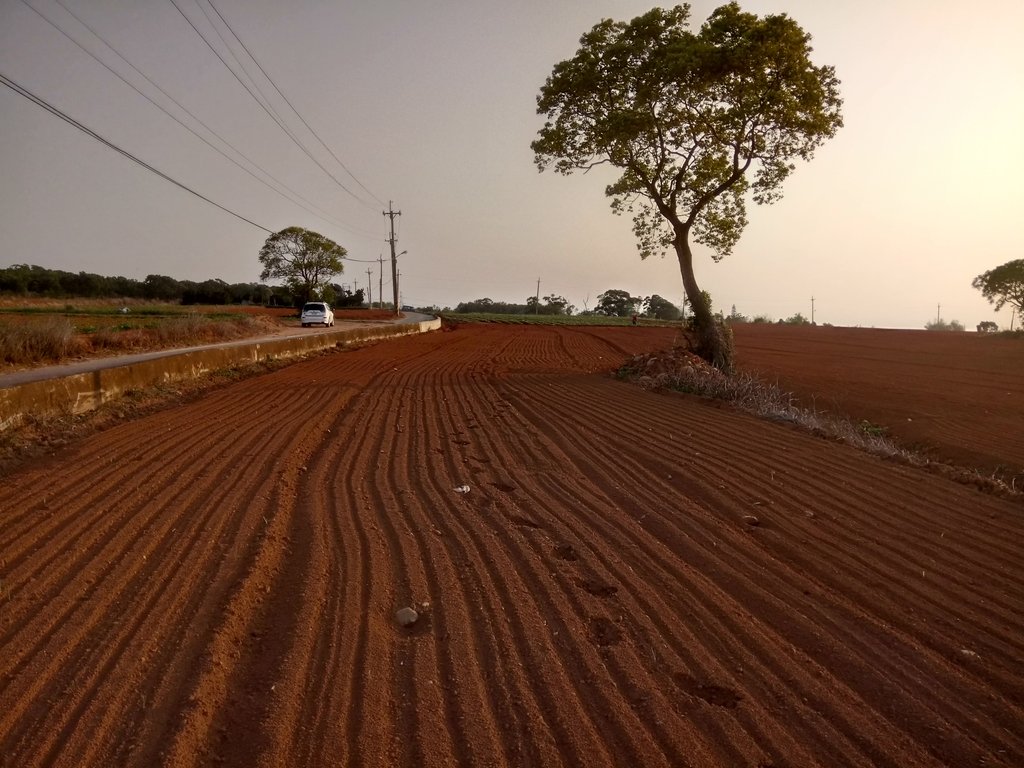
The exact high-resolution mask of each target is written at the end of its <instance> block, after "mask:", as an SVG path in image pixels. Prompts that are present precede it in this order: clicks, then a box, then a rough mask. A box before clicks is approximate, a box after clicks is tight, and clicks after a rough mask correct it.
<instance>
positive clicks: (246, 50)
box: [200, 0, 384, 205]
mask: <svg viewBox="0 0 1024 768" xmlns="http://www.w3.org/2000/svg"><path fill="white" fill-rule="evenodd" d="M206 2H207V3H209V4H210V7H211V8H213V11H214V13H216V14H217V16H218V17H220V20H221V21H222V22H224V26H225V27H227V28H228V31H229V32H230V33H231V34H232V35H233V36H234V38H235V40H237V41H238V44H239V45H241V46H242V50H244V51H245V52H246V54H247V55H248V56H249V58H250V59H252V60H253V63H254V64H255V65H256V66H257V67H259V70H260V72H262V73H263V76H264V77H265V78H267V82H269V83H270V84H271V85H272V86H274V90H275V91H277V93H278V95H279V96H280V97H281V98H282V99H284V102H285V104H287V105H288V106H289V107H290V108H291V110H292V112H294V113H295V115H296V116H297V117H298V118H299V120H301V121H302V124H303V125H304V126H306V128H308V129H309V132H310V133H311V134H313V136H314V137H315V138H316V140H317V141H319V142H320V146H321V147H323V148H324V149H326V150H327V151H328V152H329V153H330V155H331V157H333V158H334V159H335V160H336V161H337V163H338V165H340V166H341V167H342V168H343V169H344V171H345V173H347V174H348V175H349V176H350V177H352V180H353V181H355V183H356V184H358V185H359V186H360V187H362V189H363V191H364V192H366V194H368V195H369V196H370V197H372V198H373V199H374V200H376V201H377V202H378V203H380V204H381V205H384V201H383V200H381V199H380V198H379V197H377V196H376V195H375V194H373V192H371V191H370V190H369V189H367V187H366V185H365V184H363V182H361V181H360V180H359V179H357V178H356V176H355V174H354V173H352V171H350V170H349V169H348V166H346V165H345V164H344V163H343V162H342V161H341V158H339V157H338V156H337V155H336V154H334V152H333V150H331V148H330V147H329V146H327V144H326V143H324V140H323V139H321V138H320V136H319V135H318V134H317V132H316V131H314V130H313V126H311V125H310V124H309V123H308V122H306V118H304V117H303V116H302V114H301V113H300V112H299V110H297V109H296V108H295V105H294V104H292V103H291V101H290V100H289V99H288V97H287V96H285V95H284V93H283V92H282V91H281V89H280V88H278V87H277V83H275V82H274V79H273V78H272V77H271V76H270V75H269V74H268V73H267V70H265V69H264V68H263V65H262V64H260V62H259V60H257V58H256V57H255V56H253V54H252V51H250V50H249V48H248V46H246V44H245V43H244V42H242V38H240V37H239V36H238V34H237V33H236V32H235V30H234V29H232V28H231V25H230V24H228V20H227V19H225V18H224V14H222V13H221V12H220V11H219V10H217V6H216V5H214V4H213V0H206ZM200 7H201V6H200ZM226 44H227V43H226V41H225V45H226ZM236 60H237V59H236ZM239 64H241V62H239Z"/></svg>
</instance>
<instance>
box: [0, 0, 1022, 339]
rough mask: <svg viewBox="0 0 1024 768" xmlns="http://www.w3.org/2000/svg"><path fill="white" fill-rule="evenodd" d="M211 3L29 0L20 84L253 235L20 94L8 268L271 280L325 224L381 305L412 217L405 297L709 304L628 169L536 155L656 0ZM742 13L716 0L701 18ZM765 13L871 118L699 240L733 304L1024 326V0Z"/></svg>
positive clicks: (1, 105) (830, 315) (807, 5)
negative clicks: (555, 164) (1006, 302)
mask: <svg viewBox="0 0 1024 768" xmlns="http://www.w3.org/2000/svg"><path fill="white" fill-rule="evenodd" d="M212 2H213V5H211V4H210V1H209V0H173V2H172V0H28V2H25V0H0V73H2V74H3V75H4V76H5V77H7V78H9V79H10V80H12V81H14V82H16V83H17V84H18V85H20V86H22V87H23V88H26V89H28V90H29V91H31V92H32V93H34V94H35V95H36V96H38V97H40V98H41V99H43V100H44V101H46V102H48V103H49V104H51V105H53V106H54V107H57V108H58V109H59V110H61V111H62V112H64V113H66V114H67V115H69V116H71V117H72V118H74V119H75V120H77V121H79V122H80V123H82V124H84V125H85V126H87V127H88V128H90V129H91V130H92V131H94V132H95V133H97V134H99V135H100V136H102V137H103V138H104V139H106V140H107V141H109V142H111V143H113V144H115V145H117V146H118V147H120V148H122V149H124V150H125V151H127V152H129V153H131V154H132V155H135V156H136V157H138V158H139V159H141V160H143V161H145V162H146V163H147V164H149V165H151V166H153V167H154V168H156V169H158V170H160V171H161V172H162V173H164V174H166V175H167V176H169V177H171V178H173V179H175V180H176V181H178V182H179V183H181V184H182V185H184V186H186V187H188V188H190V189H191V190H194V191H195V192H197V193H199V194H201V195H203V196H204V197H206V198H208V200H209V201H212V202H213V203H216V204H218V205H220V206H223V207H224V208H227V209H229V211H231V212H233V214H237V216H239V217H243V218H244V219H248V220H249V221H250V222H251V223H248V222H246V221H243V220H241V219H240V218H238V217H236V216H235V215H232V213H228V212H225V211H224V210H222V209H220V208H218V207H215V206H214V205H213V204H211V202H207V201H204V200H202V199H200V198H198V197H196V196H195V195H193V194H191V193H190V192H188V191H185V190H183V189H182V188H181V187H178V186H175V185H174V184H172V183H170V182H169V181H167V180H165V179H163V178H161V177H159V176H157V175H155V174H153V173H151V172H150V171H148V170H145V169H144V168H142V167H140V166H139V165H137V164H136V163H134V162H132V161H131V160H129V159H127V158H126V157H124V156H123V155H121V154H118V153H117V152H115V151H114V150H112V149H110V148H109V147H108V146H105V145H103V144H101V143H100V142H98V141H97V140H96V139H94V138H92V137H90V136H88V135H86V134H84V133H82V132H80V131H79V130H77V129H76V128H74V127H72V126H71V125H69V124H67V123H66V122H64V121H63V120H61V119H59V118H57V117H55V116H54V115H53V114H51V113H49V112H47V111H44V110H43V109H42V108H41V107H39V106H37V105H36V104H34V103H32V102H30V101H29V100H27V99H26V98H24V97H23V96H21V95H19V94H18V93H16V92H14V91H12V90H11V89H10V88H8V87H2V86H0V126H2V131H0V234H2V237H0V249H2V251H0V266H9V265H11V264H38V265H40V266H43V267H48V268H52V269H64V270H70V271H74V272H78V271H85V272H93V273H98V274H104V275H123V276H125V277H130V278H135V279H138V280H142V279H144V278H145V277H146V276H147V275H149V274H162V275H169V276H171V277H174V278H176V279H178V280H206V279H209V278H219V279H223V280H225V281H227V282H229V283H236V282H255V281H258V279H259V274H260V264H259V261H258V254H259V250H260V247H261V246H262V245H263V242H264V241H265V239H266V238H267V236H268V232H267V230H269V231H278V230H281V229H284V228H285V227H289V226H301V227H306V228H308V229H313V230H316V231H318V232H321V233H322V234H324V235H326V236H327V237H329V238H331V239H332V240H334V241H336V242H337V243H339V244H341V245H342V246H344V247H345V248H346V249H347V250H348V256H349V259H350V261H348V262H347V264H346V270H345V274H344V275H343V276H342V277H341V278H339V282H342V283H345V284H353V283H355V284H357V285H358V287H362V288H365V287H366V284H367V279H368V276H367V273H366V270H367V269H370V270H371V275H370V279H372V282H373V290H374V293H376V292H377V284H378V277H377V272H378V263H377V261H376V260H377V259H378V257H379V256H381V255H384V256H385V257H387V256H388V255H389V245H388V243H387V242H386V241H387V239H388V236H389V235H388V221H389V219H388V217H386V216H384V215H383V211H384V210H385V209H386V208H388V206H389V204H391V203H392V202H393V206H394V210H396V211H401V216H399V217H396V218H395V222H396V234H397V250H398V251H399V252H401V251H406V253H405V254H404V255H402V256H401V257H400V258H399V268H400V269H401V282H400V284H401V291H402V302H403V303H404V304H413V305H416V306H426V305H437V306H442V307H443V306H454V305H455V304H457V303H458V302H460V301H465V300H472V299H477V298H482V297H489V298H491V299H493V300H495V301H511V302H517V303H521V302H525V300H526V297H528V296H532V295H533V294H534V293H535V292H536V290H537V281H538V280H539V281H540V292H541V295H542V296H543V295H548V294H551V293H553V294H556V295H561V296H564V297H566V298H567V299H568V300H569V302H570V303H572V304H574V305H575V306H576V307H577V308H578V309H583V308H585V307H590V308H593V307H594V305H595V304H596V303H597V296H598V294H600V293H601V292H602V291H605V290H608V289H612V288H615V289H622V290H626V291H629V292H630V293H631V294H633V295H642V296H648V295H651V294H658V295H660V296H663V297H664V298H667V299H669V300H670V301H672V302H674V303H677V304H678V303H680V302H681V301H682V298H683V288H682V281H681V278H680V274H679V267H678V263H677V262H676V260H675V257H674V255H673V254H671V253H670V254H669V255H667V256H666V257H664V258H653V259H648V260H646V261H642V260H641V259H640V257H639V255H638V252H637V249H636V244H635V240H634V237H633V234H632V231H631V222H630V220H629V218H628V217H619V216H616V215H614V214H613V213H612V211H611V209H610V207H609V199H608V198H606V197H605V194H604V188H605V186H606V185H607V184H608V183H609V181H610V180H612V178H613V176H612V175H611V174H610V172H608V171H606V170H605V169H597V170H595V171H593V172H591V173H589V174H576V175H573V176H568V177H565V176H561V175H559V174H556V173H554V172H552V171H546V172H544V173H538V171H537V168H536V166H535V165H534V162H533V153H532V152H531V150H530V142H531V141H532V140H533V139H534V138H535V137H536V134H537V131H538V129H539V128H540V127H541V126H542V124H543V118H542V116H539V115H537V114H536V97H537V94H538V93H539V90H540V88H541V86H542V85H543V83H544V81H545V78H546V77H547V76H548V75H549V74H550V73H551V69H552V67H553V66H554V65H555V64H556V63H557V62H559V61H561V60H564V59H567V58H570V57H572V56H573V55H574V53H575V52H576V50H577V48H578V42H579V37H580V35H582V34H583V33H584V32H586V31H588V30H589V29H590V28H591V27H592V26H593V25H594V24H596V23H597V22H599V21H600V20H601V19H603V18H613V19H616V20H629V19H632V18H634V17H635V16H638V15H640V14H642V13H644V12H646V11H647V10H649V9H650V8H651V7H652V5H651V2H650V0H518V1H516V2H509V1H508V0H436V1H434V2H430V1H428V0H421V1H420V2H411V1H409V0H404V1H403V0H374V1H373V2H369V0H364V1H363V2H353V1H349V0H330V1H328V0H320V1H314V0H293V1H291V2H288V3H281V2H278V1H277V0H212ZM719 4H721V3H720V2H702V1H700V2H693V3H692V4H691V7H692V22H693V25H694V27H697V26H699V24H700V23H702V22H703V21H704V19H705V18H706V17H707V16H708V14H709V13H710V12H711V11H712V10H713V9H714V8H715V7H717V6H718V5H719ZM741 6H742V8H743V9H744V10H745V11H751V12H755V13H758V14H768V13H780V12H781V13H786V14H788V15H789V16H791V17H792V18H793V19H795V20H796V21H797V22H798V23H799V24H800V25H801V26H802V27H803V29H804V30H805V31H806V32H808V33H809V34H810V35H811V37H812V43H811V44H812V46H813V48H814V52H813V53H812V60H813V61H814V63H815V64H818V65H823V64H828V65H832V66H834V67H835V69H836V74H837V76H838V77H839V79H840V81H841V86H840V90H841V94H842V97H843V100H844V106H843V116H844V122H845V126H844V127H843V128H842V129H840V131H839V133H838V134H837V135H836V137H835V138H834V139H832V140H831V141H829V142H827V143H826V144H825V145H824V146H823V147H821V148H820V149H819V150H818V151H817V153H816V155H815V157H814V159H813V160H812V161H811V162H809V163H802V162H799V161H798V163H797V169H796V171H795V173H794V174H793V175H792V176H791V177H790V178H789V179H788V180H787V181H786V182H785V186H784V193H785V194H784V197H783V199H782V200H781V201H780V202H778V203H776V204H774V205H770V206H757V205H754V204H753V203H752V202H751V203H750V205H749V207H748V216H749V224H748V226H747V228H746V230H745V231H744V233H743V237H742V239H741V240H740V242H739V244H738V245H737V246H736V248H735V249H734V251H733V253H732V254H730V255H729V256H727V257H725V259H723V260H722V261H721V262H719V263H714V262H713V261H712V259H711V258H710V255H709V253H708V251H707V250H706V249H703V248H701V247H700V246H697V247H696V248H695V253H696V260H695V270H696V276H697V281H698V283H699V284H700V286H701V287H702V288H703V289H705V290H707V291H709V292H710V293H711V294H712V298H713V302H714V306H715V308H716V309H722V310H724V311H725V312H726V313H728V312H729V311H730V309H731V308H732V307H733V306H735V307H736V309H737V311H738V312H741V313H743V314H746V315H748V316H751V317H752V316H755V315H764V316H767V317H770V318H772V319H780V318H787V317H790V316H792V315H794V314H796V313H798V312H799V313H801V314H803V315H804V316H805V317H810V316H811V312H812V298H813V311H814V316H815V319H816V320H817V322H819V323H832V324H834V325H847V326H864V327H880V328H886V327H889V328H922V327H923V326H924V324H925V323H926V322H928V321H930V320H934V319H935V318H936V317H937V316H941V318H942V319H944V320H946V321H951V320H958V321H960V322H961V323H963V324H964V325H966V326H967V327H968V328H969V329H973V328H974V326H975V325H976V324H977V323H979V322H981V321H982V320H993V321H995V322H997V323H998V324H999V325H1000V327H1003V328H1005V327H1008V326H1009V322H1010V315H1009V308H1008V307H1007V308H1004V309H1003V310H1002V311H1001V312H999V313H996V312H994V311H993V310H992V307H991V305H990V304H989V303H988V302H987V301H986V300H985V299H984V298H983V297H982V296H981V294H980V292H979V291H977V290H976V289H974V288H973V287H972V286H971V281H972V279H973V278H974V277H975V276H976V275H978V274H980V273H982V272H984V271H986V270H988V269H991V268H993V267H995V266H998V265H1000V264H1003V263H1005V262H1007V261H1010V260H1012V259H1018V258H1024V227H1022V226H1021V221H1022V220H1024V217H1022V214H1021V209H1022V203H1024V192H1022V191H1021V190H1022V186H1021V183H1022V179H1024V142H1022V141H1021V131H1022V125H1024V46H1021V45H1020V40H1019V38H1020V34H1021V32H1022V31H1024V3H1021V2H1020V0H976V1H975V2H973V3H969V4H964V3H962V2H953V1H952V0H860V1H858V2H853V0H829V1H828V2H822V1H821V0H742V1H741ZM44 17H45V18H44ZM76 17H77V18H76ZM186 17H187V19H186ZM221 17H223V19H224V20H226V22H227V24H228V25H230V30H233V31H234V34H235V35H237V39H236V38H234V37H233V36H232V33H231V31H229V29H228V28H227V27H226V26H225V25H224V23H223V22H222V21H221ZM47 19H49V21H47ZM189 21H191V25H190V23H189ZM51 22H52V24H51ZM192 25H194V26H195V27H196V28H197V29H198V30H199V32H201V33H202V35H203V37H205V38H206V39H207V40H208V41H209V44H208V43H207V42H205V41H204V39H203V37H201V36H200V35H199V33H197V31H196V30H195V29H193V27H192ZM90 28H91V30H92V31H90ZM94 33H96V34H98V35H99V37H97V36H96V34H94ZM101 38H102V39H101ZM237 40H241V42H242V43H244V45H245V48H247V49H248V51H249V52H250V53H251V54H252V56H253V57H254V58H255V60H256V61H257V62H258V67H257V65H256V64H254V63H253V59H250V58H248V57H247V56H246V54H245V51H244V50H243V49H242V47H241V46H240V45H239V43H238V42H237ZM103 41H106V42H105V43H104V42H103ZM225 41H227V43H226V42H225ZM76 42H77V44H76ZM228 43H230V51H229V48H228V47H227V44H228ZM107 44H109V46H111V47H108V46H107ZM83 49H84V50H83ZM112 49H113V50H112ZM213 49H216V51H217V52H219V53H220V55H221V56H222V57H223V58H224V60H225V61H226V62H227V63H224V62H222V61H221V59H220V58H218V56H217V55H215V52H214V50H213ZM114 50H116V53H115V52H114ZM90 53H91V54H93V56H95V57H97V58H98V59H99V61H97V58H93V56H90ZM118 54H120V55H118ZM233 55H234V56H237V58H238V59H240V60H241V61H242V62H243V64H244V65H245V67H246V68H245V69H244V71H243V70H242V69H240V65H239V64H238V61H236V59H235V58H233ZM122 57H123V58H122ZM101 62H103V63H101ZM104 63H105V64H106V66H104ZM228 65H230V66H231V67H232V68H233V69H234V71H235V72H236V73H238V77H236V76H235V75H233V74H232V70H231V69H229V67H228ZM260 68H262V70H263V72H265V73H266V74H267V75H269V77H270V78H271V79H272V80H273V83H274V85H276V88H277V89H280V93H278V91H277V90H275V88H274V85H271V84H270V83H269V82H268V81H267V79H266V78H265V77H264V75H263V73H261V71H260ZM111 70H113V72H112V71H111ZM115 73H118V74H120V75H121V77H123V78H124V80H127V81H128V82H130V83H131V84H132V85H133V86H135V88H136V89H138V91H142V93H144V94H146V95H147V96H149V97H150V99H151V100H152V102H156V104H159V105H160V106H161V107H163V108H164V110H166V112H170V113H171V114H172V115H174V116H175V117H176V118H178V120H179V121H180V123H179V122H176V121H175V120H174V119H173V118H172V117H170V116H168V114H167V113H166V112H165V111H162V110H161V109H159V108H158V107H157V106H155V105H154V104H153V103H152V102H151V101H149V100H147V99H146V98H144V97H143V96H142V95H140V93H138V92H137V91H136V90H133V88H132V87H130V86H129V85H128V84H126V83H125V82H124V81H123V80H122V79H119V78H118V76H117V74H115ZM140 73H141V74H140ZM143 75H144V76H143ZM146 78H148V80H147V79H146ZM250 79H251V81H253V82H255V83H256V84H257V85H258V88H259V90H256V89H253V90H254V92H255V93H256V94H257V95H260V93H261V92H262V93H264V94H266V97H265V99H266V101H267V102H269V107H270V109H269V110H265V109H264V108H262V107H261V106H260V105H259V103H258V102H257V100H256V98H254V97H253V96H252V95H250V93H249V92H248V91H247V90H246V89H245V88H243V86H242V84H241V82H240V81H244V82H246V83H250ZM153 84H155V86H159V89H158V88H157V87H155V86H154V85H153ZM249 87H250V88H253V85H251V84H250V86H249ZM172 98H173V101H172ZM175 102H177V104H175ZM289 104H290V105H291V106H289ZM178 105H180V106H178ZM182 107H183V108H185V109H187V110H188V112H184V111H182ZM293 108H294V109H293ZM296 110H297V111H296ZM271 114H274V115H276V116H277V119H278V120H279V121H280V122H281V123H282V124H283V125H284V128H282V127H281V126H280V125H278V123H277V122H275V121H274V120H273V119H272V117H271ZM197 120H198V121H201V123H200V122H197ZM181 123H184V124H185V125H187V126H189V127H191V128H192V129H193V130H194V131H195V133H197V134H199V135H201V136H202V137H203V138H204V139H206V142H208V143H204V141H203V140H201V139H200V138H198V137H197V136H196V135H195V134H194V133H192V132H190V131H188V130H187V129H186V128H185V127H183V126H182V125H181ZM285 128H286V129H287V133H286V131H285ZM208 129H211V130H212V131H214V132H215V134H216V135H214V134H213V133H211V132H210V130H208ZM289 134H291V136H294V137H295V138H296V139H297V141H293V139H292V138H290V137H289ZM218 136H219V137H220V138H217V137H218ZM222 140H223V141H225V142H226V144H225V143H222ZM321 142H322V144H321ZM211 144H212V145H214V146H216V147H217V148H219V149H220V150H221V152H217V151H215V150H214V149H213V148H211V146H210V145H211ZM300 145H301V146H303V147H305V149H302V148H300ZM238 153H241V155H239V154H238ZM225 155H227V156H229V157H231V158H233V159H234V161H235V162H234V163H233V162H231V161H230V160H229V159H228V158H227V157H225ZM310 156H312V158H315V161H316V162H314V159H311V157H310ZM251 163H255V166H254V165H252V164H251ZM240 166H241V167H240ZM265 174H269V178H268V176H267V175H265ZM275 190H277V191H275ZM296 195H297V196H298V197H296ZM356 260H360V261H356ZM365 262H369V263H365ZM389 277H390V269H389V267H388V265H387V263H386V262H385V289H384V292H385V295H386V296H390V290H391V289H390V287H389V286H388V282H389V280H388V278H389Z"/></svg>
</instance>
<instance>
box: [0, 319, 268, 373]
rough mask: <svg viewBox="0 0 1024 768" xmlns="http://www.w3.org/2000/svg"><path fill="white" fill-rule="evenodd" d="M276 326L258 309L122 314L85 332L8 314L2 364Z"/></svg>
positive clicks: (233, 335)
mask: <svg viewBox="0 0 1024 768" xmlns="http://www.w3.org/2000/svg"><path fill="white" fill-rule="evenodd" d="M279 327H280V325H279V321H277V320H276V319H274V318H273V317H270V316H267V315H256V314H238V315H234V316H228V317H223V316H221V317H216V318H211V317H206V316H204V315H202V314H199V313H187V314H180V315H175V316H172V317H161V318H149V319H139V318H123V319H121V320H119V321H118V322H117V324H113V325H110V324H108V325H104V326H103V327H98V328H94V329H91V330H89V331H76V329H75V326H74V325H73V324H72V322H71V320H70V319H69V318H67V317H64V316H54V315H49V316H42V317H12V318H10V319H3V320H0V365H6V366H11V367H18V366H33V365H40V364H47V363H59V362H61V361H63V360H66V359H69V358H77V357H88V356H90V355H97V354H99V355H105V354H111V353H115V354H116V353H120V352H143V351H149V350H154V349H166V348H169V347H184V346H191V345H195V344H204V343H215V342H219V341H230V340H232V339H244V338H248V337H252V336H258V335H260V334H263V333H268V334H269V333H273V332H274V331H276V330H277V329H278V328H279Z"/></svg>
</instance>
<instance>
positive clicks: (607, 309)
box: [594, 288, 643, 317]
mask: <svg viewBox="0 0 1024 768" xmlns="http://www.w3.org/2000/svg"><path fill="white" fill-rule="evenodd" d="M642 301H643V299H642V298H641V297H639V296H630V295H629V291H622V290H619V289H618V288H609V289H608V290H607V291H605V292H604V293H599V294H598V295H597V306H596V307H594V312H596V313H597V314H599V315H607V316H609V317H629V316H630V315H632V314H634V313H636V311H637V310H638V309H639V307H640V302H642Z"/></svg>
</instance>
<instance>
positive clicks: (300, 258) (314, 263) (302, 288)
mask: <svg viewBox="0 0 1024 768" xmlns="http://www.w3.org/2000/svg"><path fill="white" fill-rule="evenodd" d="M346 253H347V251H346V250H345V249H344V248H342V247H341V246H340V245H338V244H337V243H335V242H334V241H333V240H330V239H328V238H326V237H324V236H323V235H321V234H318V233H316V232H311V231H310V230H308V229H303V228H302V227H288V229H282V230H281V231H280V232H276V233H274V234H273V235H271V236H270V237H268V238H267V242H265V243H264V244H263V247H262V248H261V249H260V263H261V264H262V265H263V271H262V272H261V273H260V280H267V279H268V278H277V279H279V280H284V282H285V285H287V286H288V288H289V289H290V290H291V292H292V295H293V296H294V297H295V298H296V299H297V300H298V301H300V302H306V301H309V300H310V299H312V298H317V297H318V296H319V295H320V292H321V291H322V290H323V288H324V287H325V286H327V285H329V284H330V282H331V279H332V278H333V277H334V276H335V275H338V274H340V273H341V272H342V271H343V270H344V266H343V265H342V263H341V260H342V259H343V258H344V257H345V254H346Z"/></svg>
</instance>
